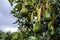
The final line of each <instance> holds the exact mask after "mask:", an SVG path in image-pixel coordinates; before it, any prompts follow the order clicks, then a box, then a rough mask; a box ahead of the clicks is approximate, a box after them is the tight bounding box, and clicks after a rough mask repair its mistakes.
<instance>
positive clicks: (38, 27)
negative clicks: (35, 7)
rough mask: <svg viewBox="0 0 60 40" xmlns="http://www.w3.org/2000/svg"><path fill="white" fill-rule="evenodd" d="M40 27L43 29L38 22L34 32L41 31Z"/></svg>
mask: <svg viewBox="0 0 60 40" xmlns="http://www.w3.org/2000/svg"><path fill="white" fill-rule="evenodd" d="M40 29H41V26H40V24H39V22H36V23H35V26H34V27H33V32H39V30H40Z"/></svg>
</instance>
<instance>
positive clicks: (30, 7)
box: [9, 0, 60, 40]
mask: <svg viewBox="0 0 60 40" xmlns="http://www.w3.org/2000/svg"><path fill="white" fill-rule="evenodd" d="M9 2H10V4H11V6H12V7H13V10H12V11H11V13H12V14H13V16H14V17H16V18H17V20H16V22H14V24H15V23H18V25H19V27H18V29H19V30H20V33H19V35H20V40H57V39H58V38H59V37H60V33H59V32H60V31H59V29H58V28H60V1H59V0H9Z"/></svg>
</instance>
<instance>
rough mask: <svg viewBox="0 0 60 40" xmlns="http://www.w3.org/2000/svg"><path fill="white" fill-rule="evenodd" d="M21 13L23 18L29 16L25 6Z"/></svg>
mask: <svg viewBox="0 0 60 40" xmlns="http://www.w3.org/2000/svg"><path fill="white" fill-rule="evenodd" d="M20 13H21V15H22V16H23V17H26V16H28V9H27V8H26V7H24V6H23V7H22V9H21V11H20Z"/></svg>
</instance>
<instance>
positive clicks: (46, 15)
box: [44, 10, 51, 20]
mask: <svg viewBox="0 0 60 40" xmlns="http://www.w3.org/2000/svg"><path fill="white" fill-rule="evenodd" d="M44 19H45V20H50V19H51V16H50V13H49V12H48V11H47V10H46V11H45V13H44Z"/></svg>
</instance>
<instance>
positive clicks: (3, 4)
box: [0, 0, 18, 32]
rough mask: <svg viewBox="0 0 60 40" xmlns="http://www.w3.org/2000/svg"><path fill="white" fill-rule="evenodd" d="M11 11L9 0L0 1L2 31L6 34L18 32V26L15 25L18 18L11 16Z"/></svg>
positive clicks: (0, 25) (0, 26) (0, 28)
mask: <svg viewBox="0 0 60 40" xmlns="http://www.w3.org/2000/svg"><path fill="white" fill-rule="evenodd" d="M11 9H12V7H11V5H10V3H9V2H8V0H0V30H2V31H4V32H8V31H11V32H16V31H17V30H18V26H17V24H13V22H15V21H16V18H15V17H14V16H13V15H12V14H10V13H11Z"/></svg>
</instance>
